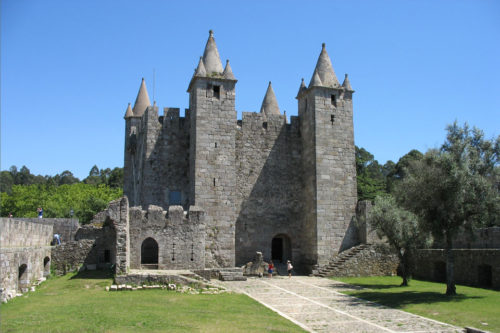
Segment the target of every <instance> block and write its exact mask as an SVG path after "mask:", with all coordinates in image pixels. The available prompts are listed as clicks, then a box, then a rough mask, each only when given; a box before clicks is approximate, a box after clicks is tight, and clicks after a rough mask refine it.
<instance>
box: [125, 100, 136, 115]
mask: <svg viewBox="0 0 500 333" xmlns="http://www.w3.org/2000/svg"><path fill="white" fill-rule="evenodd" d="M133 116H134V112H133V111H132V107H131V106H130V103H128V106H127V111H125V118H130V117H133Z"/></svg>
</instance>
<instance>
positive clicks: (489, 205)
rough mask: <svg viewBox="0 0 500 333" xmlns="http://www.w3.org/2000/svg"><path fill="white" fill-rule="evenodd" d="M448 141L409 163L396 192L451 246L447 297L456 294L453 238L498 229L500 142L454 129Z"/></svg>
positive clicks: (426, 227) (465, 129)
mask: <svg viewBox="0 0 500 333" xmlns="http://www.w3.org/2000/svg"><path fill="white" fill-rule="evenodd" d="M447 131H448V133H447V139H446V142H445V143H444V144H443V146H442V147H441V148H440V149H433V150H429V151H428V152H427V153H426V154H425V155H424V157H423V158H422V159H421V160H418V161H413V162H411V163H410V164H409V166H408V168H407V172H406V177H405V178H404V179H403V180H402V181H401V182H400V183H399V184H398V186H397V189H396V193H397V197H398V199H399V200H400V202H401V204H402V205H403V206H404V207H405V208H406V209H408V210H410V211H412V212H413V213H414V214H416V215H417V216H418V217H419V221H420V225H421V227H422V228H423V229H424V230H427V231H429V232H431V233H432V235H433V236H434V238H436V239H443V240H444V241H445V252H446V294H447V295H455V294H456V287H455V280H454V260H453V259H454V258H453V251H452V249H453V239H454V237H455V236H456V235H457V232H458V231H459V230H460V229H462V228H471V227H473V226H491V225H498V223H499V221H498V218H499V216H500V215H499V213H500V196H499V177H498V175H499V172H498V167H499V166H498V165H499V157H500V137H498V138H497V139H496V140H486V139H484V134H483V132H482V131H480V130H478V129H477V128H473V129H472V130H471V129H470V128H469V127H468V125H467V124H465V125H464V126H463V127H460V126H458V125H457V124H456V122H455V123H454V124H453V125H450V126H448V128H447Z"/></svg>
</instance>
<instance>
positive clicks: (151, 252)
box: [141, 237, 158, 269]
mask: <svg viewBox="0 0 500 333" xmlns="http://www.w3.org/2000/svg"><path fill="white" fill-rule="evenodd" d="M141 267H142V268H143V269H158V243H157V242H156V241H155V240H154V239H153V238H151V237H148V238H146V239H145V240H144V241H143V242H142V246H141Z"/></svg>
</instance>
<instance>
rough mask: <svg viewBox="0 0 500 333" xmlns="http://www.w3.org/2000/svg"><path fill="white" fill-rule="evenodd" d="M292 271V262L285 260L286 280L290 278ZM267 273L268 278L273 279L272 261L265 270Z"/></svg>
mask: <svg viewBox="0 0 500 333" xmlns="http://www.w3.org/2000/svg"><path fill="white" fill-rule="evenodd" d="M292 270H293V265H292V262H291V261H290V260H287V261H286V271H287V273H288V278H289V279H290V278H291V277H292ZM267 273H268V276H269V278H272V277H273V273H274V264H273V261H272V260H271V261H270V262H269V265H268V268H267Z"/></svg>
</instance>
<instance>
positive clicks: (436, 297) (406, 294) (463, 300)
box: [333, 276, 500, 332]
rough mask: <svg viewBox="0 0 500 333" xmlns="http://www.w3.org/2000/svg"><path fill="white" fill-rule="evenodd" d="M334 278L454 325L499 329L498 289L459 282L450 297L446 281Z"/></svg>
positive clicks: (363, 295) (376, 297) (368, 296)
mask: <svg viewBox="0 0 500 333" xmlns="http://www.w3.org/2000/svg"><path fill="white" fill-rule="evenodd" d="M333 279H334V280H338V281H343V282H346V283H349V284H352V285H356V286H360V287H363V289H358V290H346V291H345V293H346V294H349V295H353V296H357V297H359V298H362V299H366V300H369V301H373V302H376V303H379V304H383V305H386V306H389V307H391V308H396V309H401V310H404V311H407V312H411V313H414V314H418V315H421V316H424V317H428V318H432V319H436V320H439V321H443V322H445V323H449V324H452V325H457V326H461V327H464V326H472V327H476V328H479V329H484V330H488V331H491V332H500V292H499V291H494V290H490V289H481V288H473V287H466V286H459V285H457V295H456V296H452V297H450V296H446V295H445V294H444V293H445V291H446V285H445V284H443V283H434V282H427V281H419V280H410V283H409V284H410V285H409V286H408V287H400V286H399V285H400V284H401V282H402V280H401V278H400V277H397V276H394V277H393V276H377V277H360V278H344V277H337V278H333ZM486 324H487V325H486Z"/></svg>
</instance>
